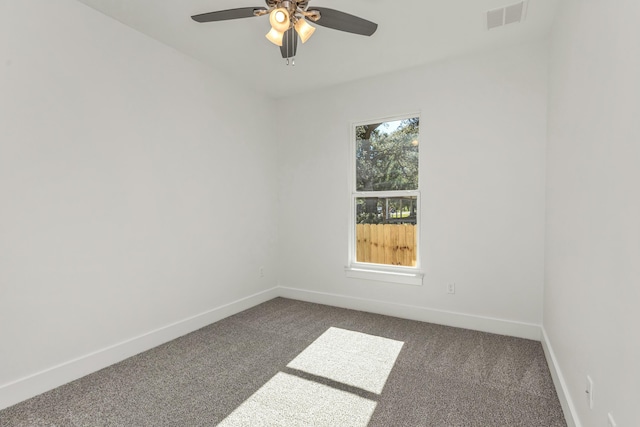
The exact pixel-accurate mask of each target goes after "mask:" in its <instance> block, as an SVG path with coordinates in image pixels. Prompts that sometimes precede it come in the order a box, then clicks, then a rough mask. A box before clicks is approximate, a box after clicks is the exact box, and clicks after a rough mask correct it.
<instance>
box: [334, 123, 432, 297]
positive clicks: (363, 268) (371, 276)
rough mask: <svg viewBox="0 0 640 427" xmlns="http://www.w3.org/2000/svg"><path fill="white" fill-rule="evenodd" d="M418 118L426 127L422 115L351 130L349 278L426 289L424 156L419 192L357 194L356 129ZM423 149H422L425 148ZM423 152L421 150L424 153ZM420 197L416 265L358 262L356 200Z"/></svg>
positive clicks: (358, 192)
mask: <svg viewBox="0 0 640 427" xmlns="http://www.w3.org/2000/svg"><path fill="white" fill-rule="evenodd" d="M414 117H417V118H418V119H420V124H422V117H421V115H420V113H413V114H403V115H400V116H392V117H384V118H378V119H369V120H364V121H358V122H351V130H350V136H349V139H350V142H349V151H350V154H349V163H350V166H349V167H350V173H349V183H348V184H349V203H348V206H349V216H348V218H349V241H348V248H349V259H348V263H347V266H346V267H345V274H346V276H347V277H349V278H353V279H364V280H374V281H378V282H387V283H399V284H405V285H414V286H422V279H423V277H424V273H423V272H422V270H421V265H420V264H421V263H420V259H421V256H420V252H421V250H422V248H421V246H422V245H421V244H420V242H421V240H422V239H421V238H420V236H421V233H420V230H421V228H422V226H421V224H422V220H421V217H422V205H421V197H420V176H421V170H420V169H421V161H420V157H421V156H422V155H421V154H419V155H418V189H417V190H398V191H356V172H357V171H356V127H358V126H363V125H368V124H371V123H380V122H393V121H398V120H406V119H410V118H414ZM421 148H422V147H421ZM421 152H422V150H420V151H419V153H421ZM408 196H411V197H416V199H417V200H416V203H417V205H418V218H417V221H416V245H417V249H416V266H415V267H405V266H397V265H389V264H374V263H365V262H358V261H356V218H355V215H356V199H359V198H363V197H378V198H388V197H408Z"/></svg>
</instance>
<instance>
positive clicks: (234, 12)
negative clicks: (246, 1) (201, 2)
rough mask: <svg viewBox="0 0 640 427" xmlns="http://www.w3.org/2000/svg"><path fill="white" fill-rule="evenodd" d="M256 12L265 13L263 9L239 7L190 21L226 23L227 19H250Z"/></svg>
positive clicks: (204, 14)
mask: <svg viewBox="0 0 640 427" xmlns="http://www.w3.org/2000/svg"><path fill="white" fill-rule="evenodd" d="M256 10H262V11H265V12H266V11H267V9H265V8H264V7H241V8H238V9H227V10H219V11H217V12H209V13H202V14H200V15H193V16H192V17H191V19H193V20H194V21H196V22H214V21H227V20H229V19H240V18H251V17H253V16H255V14H254V12H255V11H256Z"/></svg>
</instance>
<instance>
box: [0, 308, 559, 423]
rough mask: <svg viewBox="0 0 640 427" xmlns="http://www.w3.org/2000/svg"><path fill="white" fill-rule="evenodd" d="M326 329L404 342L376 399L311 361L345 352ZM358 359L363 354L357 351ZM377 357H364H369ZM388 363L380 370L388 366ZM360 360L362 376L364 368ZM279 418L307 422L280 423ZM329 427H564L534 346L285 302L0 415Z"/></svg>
mask: <svg viewBox="0 0 640 427" xmlns="http://www.w3.org/2000/svg"><path fill="white" fill-rule="evenodd" d="M332 327H333V328H339V329H341V330H345V331H347V332H346V333H349V331H353V332H359V333H361V334H366V335H363V336H362V339H363V340H364V341H362V342H367V341H366V340H375V339H376V338H373V337H382V338H386V339H387V340H385V341H381V342H382V344H383V345H384V343H385V342H386V341H389V342H391V340H393V341H397V342H401V343H402V344H401V347H397V346H396V349H395V350H393V351H394V355H393V357H395V354H397V358H395V363H393V359H392V360H391V362H390V363H391V365H392V367H391V369H390V372H388V371H389V370H388V369H386V368H385V369H386V370H385V372H384V376H385V377H386V382H385V383H384V387H383V388H382V392H381V393H378V391H379V390H380V388H379V386H377V385H376V386H375V387H373V388H369V389H367V387H366V386H363V387H359V386H357V385H358V382H357V381H356V382H354V383H351V384H350V383H349V381H342V380H341V377H340V375H343V374H340V372H339V371H340V369H338V368H337V369H336V372H337V375H338V377H336V378H337V379H336V378H333V377H331V375H327V374H326V372H327V366H331V364H330V363H324V364H323V363H321V362H322V360H321V359H322V356H318V355H320V354H321V353H322V351H323V350H322V349H323V348H324V347H323V346H326V345H333V346H336V345H341V346H344V345H345V344H344V342H343V343H342V344H335V343H329V344H326V343H324V342H323V341H322V340H323V339H324V338H323V339H320V340H318V342H316V343H314V341H316V340H317V339H318V338H319V337H321V336H323V334H325V333H326V332H327V331H328V330H329V329H330V328H332ZM369 335H370V336H373V337H368V336H369ZM324 337H325V338H326V335H325V336H324ZM325 341H326V340H325ZM347 341H349V340H347ZM352 341H354V342H356V341H358V339H355V340H352ZM311 344H314V345H313V346H312V345H311ZM354 345H355V344H354ZM361 347H362V346H361ZM398 348H400V351H399V353H397V349H398ZM305 350H306V351H305ZM343 350H344V353H345V354H347V356H344V358H343V359H341V360H347V359H348V358H349V357H351V356H348V354H349V353H353V352H352V349H350V348H347V349H340V351H343ZM358 351H359V352H360V353H362V352H363V351H364V353H366V346H365V347H362V348H360V349H359V350H358ZM380 351H382V352H384V350H376V352H377V353H376V352H374V353H372V355H369V356H366V354H365V356H366V357H369V359H372V360H373V359H375V358H376V357H378V355H377V354H378V353H380ZM303 352H304V354H302V355H301V353H303ZM309 352H311V353H309ZM314 354H316V356H314ZM331 354H333V353H331ZM298 355H301V356H300V358H298V359H296V358H297V356H298ZM314 357H315V358H316V359H315V360H318V361H319V363H318V366H319V368H317V369H319V371H318V372H315V373H314V372H313V369H316V368H314V367H313V365H314V362H313V361H314ZM331 357H333V356H331ZM352 357H353V358H356V359H353V360H356V361H357V360H360V359H357V358H358V357H361V358H362V357H363V356H362V354H359V355H354V356H352ZM366 357H365V358H364V359H362V360H365V359H366ZM345 358H346V359H345ZM294 359H296V362H295V363H292V362H293V361H294ZM388 360H389V359H388V357H387V359H385V360H382V361H381V362H380V363H386V364H387V365H385V366H391V365H389V362H388ZM341 363H342V362H339V363H334V365H336V366H337V365H340V364H341ZM345 363H347V364H348V363H351V362H345ZM358 363H359V365H358V366H361V367H362V369H366V368H367V366H366V365H367V363H369V362H366V361H365V362H358ZM288 365H290V366H288ZM344 366H347V365H344ZM354 366H355V365H354ZM309 368H310V369H309ZM350 370H351V369H344V370H343V371H345V372H346V371H350ZM372 372H373V371H372ZM387 374H388V377H387ZM344 375H347V376H348V374H344ZM358 381H359V380H358ZM353 384H356V386H354V385H353ZM283 387H284V388H283ZM279 390H284V391H282V392H281V391H279ZM371 390H373V392H372V391H371ZM287 396H290V397H287ZM332 396H334V397H335V396H342V398H337V399H338V400H340V402H341V405H340V404H327V402H331V400H330V399H332V398H334V397H332ZM286 399H294V400H293V401H292V400H286ZM295 399H298V400H299V401H295ZM349 399H352V400H349ZM338 400H336V402H338ZM352 401H353V403H350V402H352ZM265 402H266V403H265ZM251 405H254V406H251ZM277 405H284V407H282V408H278V406H277ZM339 407H341V408H342V409H341V408H339ZM323 408H324V409H323ZM344 408H347V410H346V411H345V409H344ZM338 409H339V410H340V411H341V412H340V413H339V416H340V417H342V418H340V419H339V420H340V421H331V420H332V418H331V417H330V416H329V415H331V413H329V412H327V411H331V410H338ZM261 411H263V412H261ZM367 411H369V412H367ZM268 412H272V413H273V414H272V415H273V417H271V418H270V417H268V416H267V413H268ZM288 412H292V413H297V414H306V415H305V416H306V417H307V418H300V417H297V418H296V419H297V420H298V421H299V422H293V421H287V418H286V417H287V416H288V415H287V414H288ZM327 414H329V415H327ZM349 414H351V418H349V417H350V415H349ZM294 415H295V414H294ZM331 416H333V415H331ZM243 417H244V418H243ZM247 417H249V418H247ZM251 417H254V418H253V419H251V420H250V421H249V419H250V418H251ZM345 417H347V418H345ZM292 419H293V418H292ZM274 420H275V421H274ZM309 420H317V422H316V421H312V422H311V423H309ZM327 420H329V421H327ZM351 421H353V422H351ZM332 422H336V423H337V424H335V425H336V427H343V426H344V425H368V426H369V427H373V426H393V427H397V426H482V427H487V426H510V427H512V426H532V427H533V426H535V427H540V426H545V427H551V426H565V425H566V423H565V421H564V418H563V415H562V410H561V408H560V403H559V401H558V397H557V395H556V393H555V390H554V387H553V383H552V380H551V376H550V374H549V369H548V366H547V364H546V361H545V357H544V353H543V351H542V347H541V344H540V343H539V342H535V341H530V340H524V339H518V338H511V337H505V336H501V335H494V334H488V333H482V332H475V331H469V330H464V329H457V328H451V327H446V326H439V325H434V324H429V323H422V322H416V321H410V320H403V319H397V318H393V317H388V316H381V315H376V314H370V313H364V312H359V311H353V310H345V309H340V308H334V307H329V306H323V305H318V304H311V303H305V302H300V301H294V300H288V299H283V298H276V299H274V300H271V301H269V302H267V303H264V304H261V305H259V306H257V307H254V308H252V309H250V310H247V311H244V312H242V313H239V314H237V315H235V316H232V317H229V318H227V319H225V320H222V321H220V322H217V323H215V324H212V325H210V326H208V327H206V328H203V329H200V330H198V331H196V332H194V333H191V334H189V335H186V336H184V337H182V338H179V339H177V340H174V341H172V342H169V343H167V344H165V345H162V346H160V347H157V348H154V349H152V350H150V351H147V352H145V353H142V354H140V355H137V356H135V357H132V358H130V359H127V360H125V361H123V362H121V363H118V364H116V365H114V366H111V367H109V368H106V369H103V370H101V371H99V372H96V373H94V374H91V375H88V376H86V377H84V378H81V379H79V380H77V381H74V382H72V383H69V384H67V385H64V386H62V387H59V388H57V389H55V390H52V391H50V392H47V393H45V394H42V395H40V396H37V397H35V398H33V399H30V400H28V401H25V402H22V403H20V404H18V405H15V406H13V407H10V408H7V409H5V410H3V411H0V426H3V427H4V426H11V427H21V426H127V427H129V426H154V427H160V426H214V425H217V424H219V423H223V425H243V424H244V425H250V426H251V427H253V426H256V425H282V426H287V425H304V424H306V425H310V426H313V425H330V424H331V423H332Z"/></svg>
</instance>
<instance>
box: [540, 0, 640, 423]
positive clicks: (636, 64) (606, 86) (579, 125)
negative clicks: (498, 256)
mask: <svg viewBox="0 0 640 427" xmlns="http://www.w3.org/2000/svg"><path fill="white" fill-rule="evenodd" d="M638 22H640V4H639V3H638V2H636V1H631V0H621V1H615V2H612V1H608V0H590V1H578V0H565V1H564V2H562V3H561V7H560V10H559V15H558V17H557V21H556V23H555V30H554V34H553V37H552V51H551V52H552V54H551V61H550V70H551V71H550V96H549V148H548V156H547V168H548V174H547V228H546V241H547V243H546V280H545V288H544V329H545V331H546V334H547V336H548V341H549V343H550V345H551V347H552V348H553V351H554V353H555V356H556V359H557V365H558V367H559V369H560V371H561V374H562V376H563V377H564V380H565V383H566V387H567V391H568V394H569V396H570V400H571V401H572V404H573V409H574V411H575V413H576V415H577V418H579V420H580V422H581V423H582V425H584V426H588V427H591V426H592V427H599V426H605V425H607V424H606V418H607V413H608V412H611V413H612V414H613V416H614V417H615V419H616V422H617V424H618V426H637V425H640V412H639V411H638V402H640V387H639V385H640V368H638V362H639V361H640V334H639V333H638V325H639V324H640V310H639V308H640V191H639V190H638V183H640V120H639V117H640V79H639V76H640V43H639V42H638V40H640V25H638ZM587 375H590V376H591V377H592V379H593V381H594V401H595V402H594V403H595V406H594V408H593V410H590V409H588V407H587V404H586V398H585V393H584V388H585V382H586V376H587Z"/></svg>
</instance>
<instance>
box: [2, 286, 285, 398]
mask: <svg viewBox="0 0 640 427" xmlns="http://www.w3.org/2000/svg"><path fill="white" fill-rule="evenodd" d="M278 296H279V289H278V288H271V289H268V290H266V291H263V292H259V293H257V294H254V295H250V296H248V297H245V298H242V299H239V300H237V301H233V302H231V303H229V304H225V305H222V306H220V307H216V308H213V309H211V310H208V311H206V312H204V313H200V314H197V315H195V316H192V317H189V318H187V319H183V320H180V321H178V322H175V323H172V324H170V325H166V326H163V327H162V328H158V329H156V330H153V331H150V332H147V333H145V334H143V335H140V336H137V337H134V338H131V339H128V340H126V341H123V342H120V343H118V344H114V345H112V346H109V347H107V348H103V349H101V350H98V351H95V352H93V353H90V354H86V355H84V356H81V357H78V358H76V359H73V360H70V361H68V362H65V363H62V364H60V365H57V366H53V367H51V368H49V369H45V370H44V371H41V372H37V373H34V374H32V375H29V376H27V377H24V378H21V379H19V380H16V381H13V382H10V383H7V384H2V385H0V410H1V409H4V408H8V407H9V406H12V405H15V404H16V403H19V402H21V401H23V400H26V399H29V398H31V397H34V396H37V395H38V394H41V393H44V392H46V391H49V390H52V389H54V388H56V387H59V386H61V385H63V384H66V383H68V382H71V381H74V380H76V379H78V378H81V377H83V376H85V375H88V374H90V373H92V372H96V371H98V370H100V369H103V368H106V367H107V366H110V365H113V364H114V363H118V362H120V361H122V360H124V359H126V358H128V357H131V356H134V355H136V354H138V353H141V352H143V351H146V350H149V349H152V348H153V347H157V346H159V345H161V344H164V343H166V342H168V341H171V340H174V339H176V338H178V337H181V336H183V335H186V334H188V333H190V332H193V331H195V330H198V329H200V328H203V327H205V326H207V325H210V324H211V323H214V322H217V321H219V320H221V319H224V318H225V317H229V316H232V315H234V314H236V313H239V312H241V311H243V310H246V309H248V308H251V307H253V306H256V305H258V304H261V303H263V302H265V301H269V300H270V299H273V298H276V297H278Z"/></svg>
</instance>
